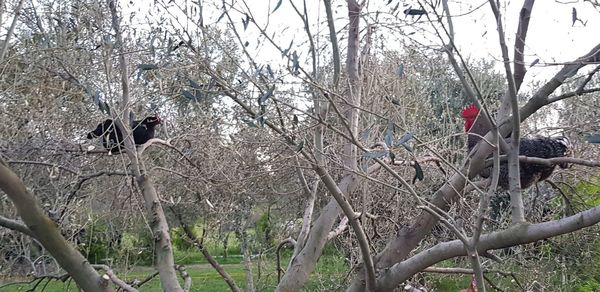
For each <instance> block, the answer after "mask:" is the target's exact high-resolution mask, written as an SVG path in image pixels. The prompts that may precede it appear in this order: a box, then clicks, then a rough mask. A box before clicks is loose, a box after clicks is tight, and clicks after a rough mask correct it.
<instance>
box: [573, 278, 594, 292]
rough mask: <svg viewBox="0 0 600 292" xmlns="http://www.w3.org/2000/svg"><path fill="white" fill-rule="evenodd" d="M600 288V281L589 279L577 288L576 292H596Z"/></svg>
mask: <svg viewBox="0 0 600 292" xmlns="http://www.w3.org/2000/svg"><path fill="white" fill-rule="evenodd" d="M599 290H600V282H598V280H596V279H589V280H587V281H585V282H583V284H581V286H579V287H577V288H575V292H595V291H599Z"/></svg>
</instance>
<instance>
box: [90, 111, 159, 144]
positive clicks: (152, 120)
mask: <svg viewBox="0 0 600 292" xmlns="http://www.w3.org/2000/svg"><path fill="white" fill-rule="evenodd" d="M160 123H161V120H160V117H159V116H158V115H155V116H149V117H146V118H145V119H143V120H141V121H134V122H133V123H132V124H131V128H132V129H133V141H134V143H135V145H142V144H144V143H146V142H148V140H150V139H152V138H154V134H155V127H156V126H157V125H159V124H160ZM98 137H101V138H102V146H104V148H105V149H106V150H108V152H110V153H121V150H122V149H123V147H124V145H125V143H124V141H123V134H122V133H121V131H120V130H119V128H118V127H117V126H116V125H115V123H114V122H113V120H111V119H107V120H105V121H104V122H102V123H100V124H98V126H97V127H96V129H95V130H93V131H91V132H89V133H88V134H87V138H88V139H94V138H98Z"/></svg>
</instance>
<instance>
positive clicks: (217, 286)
mask: <svg viewBox="0 0 600 292" xmlns="http://www.w3.org/2000/svg"><path fill="white" fill-rule="evenodd" d="M175 257H176V258H177V261H176V262H177V263H178V264H189V263H193V265H190V266H187V272H188V273H189V274H190V277H191V278H192V288H191V290H190V291H198V292H200V291H202V292H205V291H207V292H211V291H215V292H217V291H229V287H228V286H227V284H226V283H225V281H223V279H222V278H221V276H220V275H219V274H218V273H217V272H216V271H215V270H214V269H213V268H212V267H211V266H210V265H208V264H204V263H205V262H206V260H205V259H204V258H201V257H202V256H201V255H200V254H199V253H197V252H193V253H192V252H190V253H185V252H181V253H178V252H176V253H175ZM253 260H254V262H253V267H254V270H253V276H254V280H255V288H256V290H257V291H273V290H274V288H275V285H276V282H277V273H276V269H275V261H274V260H273V259H272V257H263V259H262V265H261V277H260V279H258V269H257V263H258V259H256V258H255V259H253ZM287 260H289V255H287V256H284V260H282V265H283V266H284V267H285V265H287ZM217 261H219V263H221V264H223V267H224V268H225V270H226V271H227V272H228V273H229V274H230V275H231V277H233V279H234V280H235V282H236V284H237V285H238V286H239V287H240V288H242V289H243V288H245V280H246V276H245V272H244V267H243V264H242V263H241V261H242V258H241V256H240V255H230V256H229V257H228V258H226V259H224V258H222V257H217ZM115 271H116V273H117V276H119V277H120V278H121V279H124V280H126V281H130V280H134V279H137V280H142V279H144V278H146V277H147V276H148V275H150V274H152V273H153V272H154V268H152V267H142V266H138V267H134V268H132V269H131V270H128V271H127V270H125V271H121V270H119V269H115ZM346 273H347V265H346V264H345V263H344V259H343V257H342V256H340V255H339V254H331V253H329V254H328V253H326V254H325V255H324V256H323V257H322V258H321V259H320V261H319V263H318V264H317V267H316V269H315V272H314V273H313V275H312V276H311V279H310V281H309V282H308V283H307V285H306V286H305V289H303V290H304V291H332V290H339V289H336V288H339V285H340V284H339V283H340V282H341V279H343V278H344V277H345V276H346ZM30 280H31V279H27V278H20V279H18V278H10V279H0V291H3V292H13V291H28V290H29V289H31V288H32V287H33V286H34V284H33V283H21V284H10V285H7V286H2V285H6V283H11V282H25V281H27V282H28V281H30ZM44 285H46V286H45V288H44V289H42V287H44ZM35 291H48V292H62V291H65V292H67V291H73V292H75V291H77V288H76V287H75V284H74V282H72V281H67V282H66V283H63V282H60V281H57V280H52V281H49V282H48V281H44V282H42V283H41V284H40V285H38V286H37V288H36V290H35ZM140 291H150V292H155V291H156V292H160V291H162V288H161V287H160V282H159V279H158V276H156V277H155V278H153V279H152V280H151V281H150V282H148V283H146V284H144V285H143V286H142V287H141V288H140Z"/></svg>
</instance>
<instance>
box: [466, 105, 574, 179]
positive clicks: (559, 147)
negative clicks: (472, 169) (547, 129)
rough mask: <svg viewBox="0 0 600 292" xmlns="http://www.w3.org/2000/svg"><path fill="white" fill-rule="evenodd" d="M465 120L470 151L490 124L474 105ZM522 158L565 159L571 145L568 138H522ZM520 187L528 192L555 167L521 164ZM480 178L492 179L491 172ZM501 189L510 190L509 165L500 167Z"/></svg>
mask: <svg viewBox="0 0 600 292" xmlns="http://www.w3.org/2000/svg"><path fill="white" fill-rule="evenodd" d="M461 115H462V118H463V119H464V122H465V132H467V133H468V134H469V135H468V138H467V145H468V148H469V151H471V149H472V148H473V147H474V146H475V145H476V144H477V143H478V142H479V140H481V137H482V136H484V135H485V134H487V132H488V131H489V130H490V128H491V127H490V123H489V121H488V120H487V119H486V118H485V117H483V116H479V109H478V108H477V107H476V106H475V105H470V106H469V107H467V108H465V109H464V110H463V111H462V114H461ZM519 144H520V145H519V155H524V156H527V157H538V158H555V157H565V156H567V155H568V154H569V152H570V148H571V143H570V142H569V139H567V138H566V137H557V138H548V137H538V138H533V139H531V138H521V140H520V143H519ZM559 166H560V167H561V168H566V167H567V165H566V164H560V165H559ZM519 168H520V177H521V188H523V189H525V188H528V187H530V186H532V185H533V184H534V183H536V182H538V181H543V180H545V179H547V178H548V177H550V175H551V174H552V172H553V171H554V168H555V166H546V165H542V164H536V163H525V162H522V163H521V164H520V167H519ZM479 175H481V176H482V177H489V175H490V170H489V169H486V170H484V171H482V172H481V173H480V174H479ZM498 186H499V187H501V188H502V189H505V190H507V189H508V165H507V164H506V162H503V163H501V164H500V176H499V178H498Z"/></svg>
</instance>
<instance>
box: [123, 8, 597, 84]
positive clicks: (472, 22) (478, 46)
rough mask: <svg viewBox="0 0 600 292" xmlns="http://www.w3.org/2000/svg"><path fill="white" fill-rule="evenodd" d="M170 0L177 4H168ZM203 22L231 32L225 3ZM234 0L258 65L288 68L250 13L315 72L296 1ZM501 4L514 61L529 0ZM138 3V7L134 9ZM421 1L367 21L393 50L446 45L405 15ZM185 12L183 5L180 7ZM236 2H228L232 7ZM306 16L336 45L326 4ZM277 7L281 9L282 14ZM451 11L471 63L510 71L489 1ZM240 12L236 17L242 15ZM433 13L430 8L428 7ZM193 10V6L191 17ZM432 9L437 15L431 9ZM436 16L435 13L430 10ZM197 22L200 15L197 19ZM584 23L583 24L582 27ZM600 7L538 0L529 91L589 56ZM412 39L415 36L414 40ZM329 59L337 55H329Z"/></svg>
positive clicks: (375, 11)
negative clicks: (522, 15)
mask: <svg viewBox="0 0 600 292" xmlns="http://www.w3.org/2000/svg"><path fill="white" fill-rule="evenodd" d="M163 1H164V2H167V3H170V1H166V0H163ZM199 1H200V3H201V4H202V6H203V19H204V24H205V25H207V26H217V27H220V28H225V27H226V22H227V18H226V17H221V15H222V5H223V4H222V2H221V1H206V0H205V1H202V0H199ZM292 1H293V3H295V4H296V5H297V7H298V8H299V9H302V1H301V0H292ZM174 2H177V3H183V2H185V3H187V5H188V7H192V6H194V7H196V6H197V4H195V3H196V1H190V0H184V1H177V0H176V1H174ZM226 2H227V3H234V8H235V9H233V10H231V12H230V13H231V16H232V18H233V21H234V22H235V27H236V28H237V30H238V32H239V33H240V35H241V38H242V39H244V41H248V46H247V49H248V51H249V53H250V54H251V55H252V56H253V57H254V58H256V60H257V61H258V62H259V63H262V64H270V65H271V67H273V68H277V65H280V66H282V65H285V62H284V61H285V60H283V59H282V57H281V53H280V52H279V51H278V50H277V49H275V48H274V47H273V46H272V45H271V44H270V43H269V42H268V41H266V40H265V39H264V37H260V32H259V30H258V29H257V28H256V27H254V26H253V25H252V24H249V25H248V26H247V27H246V29H244V24H243V21H242V19H243V18H244V14H243V13H245V12H250V13H251V14H252V16H253V18H254V19H255V20H256V22H257V23H258V24H259V25H260V26H261V27H264V28H265V29H266V31H267V34H268V35H269V36H272V37H273V39H274V40H275V42H276V43H277V44H278V45H279V46H281V47H284V48H286V47H288V46H289V44H290V43H291V42H292V41H293V42H294V43H293V46H292V50H291V51H293V50H297V51H298V54H299V55H300V57H301V58H300V59H301V60H300V61H301V62H306V63H304V66H305V67H308V58H307V57H308V47H309V46H308V42H307V37H306V33H305V31H304V27H303V24H302V21H301V19H300V17H299V16H298V14H297V13H296V12H295V10H294V9H293V7H292V4H291V1H290V0H281V1H280V0H260V1H255V0H246V2H244V1H242V0H228V1H226ZM332 2H333V8H334V9H333V10H334V17H335V25H336V29H337V30H338V31H339V32H340V33H338V38H341V39H340V46H341V49H342V50H344V49H345V46H346V40H345V34H344V31H343V30H342V29H343V28H344V27H345V26H346V25H347V23H348V17H347V5H346V1H345V0H333V1H332ZM500 2H501V13H502V15H503V24H504V30H505V35H506V37H507V44H508V46H509V52H510V55H511V58H512V46H513V45H514V37H515V32H516V30H517V25H518V16H519V11H520V9H521V6H522V3H523V0H521V1H518V0H508V1H500ZM129 3H133V4H129ZM418 3H419V2H418V1H416V0H415V1H412V0H371V1H369V2H368V6H367V7H366V8H365V9H363V12H364V17H363V22H362V27H363V28H364V27H365V21H364V20H368V21H370V22H371V23H372V22H374V21H375V19H377V22H378V25H379V26H378V28H377V33H378V36H379V37H382V38H384V39H385V40H386V45H387V46H388V47H389V48H393V47H395V46H396V47H398V48H401V47H402V43H406V42H407V41H408V42H410V41H415V42H418V43H421V44H426V45H433V47H437V48H439V47H440V46H441V45H442V41H440V40H439V38H438V37H437V36H436V35H435V34H434V30H433V29H432V26H431V24H430V23H428V22H427V20H426V19H425V18H421V19H417V20H415V19H414V18H411V17H407V16H405V15H404V14H403V13H402V11H403V10H404V9H406V8H409V7H411V8H418V7H419V4H418ZM179 5H180V6H179V7H182V4H179ZM228 5H229V4H228ZM307 5H308V6H307V12H308V13H307V14H308V15H309V17H308V20H309V23H310V29H311V33H312V34H313V35H314V36H315V38H314V39H315V41H316V45H317V47H325V48H329V47H330V46H329V42H328V39H327V35H328V31H327V30H328V28H327V25H326V18H325V17H326V15H325V9H324V6H323V1H315V0H307ZM395 6H398V9H397V10H396V14H395V15H392V14H390V11H392V9H393V8H394V7H395ZM122 7H124V8H126V9H124V10H123V13H124V19H127V18H128V13H131V12H132V11H136V13H137V15H138V16H141V15H144V11H145V10H147V9H153V8H154V9H163V8H162V7H160V8H159V7H157V6H156V4H155V6H147V5H139V2H129V0H124V1H123V2H122ZM167 7H171V8H169V9H170V11H171V12H172V15H178V14H179V15H181V12H180V11H178V10H179V9H176V8H174V6H173V4H170V5H169V4H167ZM276 7H277V9H276ZM449 7H450V12H451V14H452V15H453V23H454V30H455V43H456V45H457V46H458V50H459V52H460V53H461V54H462V55H463V56H464V57H466V58H469V59H473V58H475V59H476V58H483V59H486V60H492V61H493V62H494V63H495V67H496V68H497V69H498V71H499V72H503V65H502V61H501V54H500V45H499V39H498V34H497V32H496V23H495V19H494V16H493V14H492V11H491V8H490V5H489V3H488V1H487V0H449ZM573 8H575V9H576V10H577V16H578V18H579V19H581V21H577V22H576V23H575V24H574V25H573V23H572V9H573ZM235 10H237V12H236V11H235ZM428 10H430V9H428ZM436 10H437V11H438V12H441V11H442V9H441V5H440V6H439V7H438V8H437V9H436ZM189 11H191V9H189V8H188V12H189ZM430 12H431V11H430ZM430 17H432V18H433V19H435V15H432V13H430ZM184 19H185V17H181V18H179V20H180V21H182V22H183V23H184V25H191V26H193V25H195V24H193V23H190V22H193V20H187V22H188V23H186V21H185V20H184ZM193 19H194V18H193ZM582 22H583V23H582ZM598 28H600V9H598V10H597V9H595V8H594V7H593V6H592V5H591V4H590V3H589V2H587V3H586V2H584V1H583V0H560V1H558V0H538V1H536V2H535V4H534V6H533V13H532V17H531V21H530V26H529V32H528V35H527V41H526V48H525V63H526V64H531V63H532V62H533V61H534V60H536V59H539V62H538V63H537V64H536V65H535V66H533V67H531V68H530V67H529V66H527V71H528V73H527V75H526V79H525V83H524V86H528V84H530V83H531V82H533V81H544V80H547V79H548V78H550V77H551V76H552V75H553V74H554V73H555V72H556V71H558V70H559V68H560V66H556V65H552V64H549V63H563V62H569V61H572V60H574V59H576V58H577V57H579V56H582V55H584V54H585V53H587V52H589V51H590V49H591V48H593V47H594V46H595V45H596V44H598V43H600V33H599V30H598ZM407 34H409V35H408V36H407ZM322 56H323V57H322V58H330V57H329V55H327V53H325V54H322Z"/></svg>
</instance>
